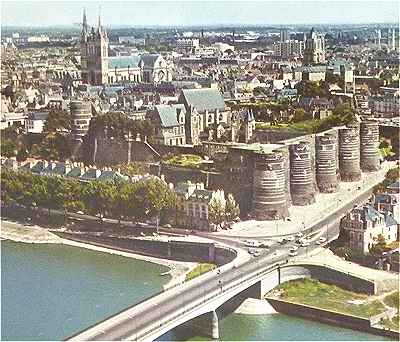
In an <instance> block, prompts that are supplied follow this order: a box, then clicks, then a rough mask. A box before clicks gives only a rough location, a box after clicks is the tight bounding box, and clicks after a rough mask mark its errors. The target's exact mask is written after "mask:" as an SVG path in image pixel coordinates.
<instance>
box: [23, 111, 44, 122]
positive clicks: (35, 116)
mask: <svg viewBox="0 0 400 342" xmlns="http://www.w3.org/2000/svg"><path fill="white" fill-rule="evenodd" d="M48 116H49V112H31V113H29V114H28V117H29V119H30V120H43V121H44V120H47V117H48Z"/></svg>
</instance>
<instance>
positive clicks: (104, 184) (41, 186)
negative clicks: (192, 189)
mask: <svg viewBox="0 0 400 342" xmlns="http://www.w3.org/2000/svg"><path fill="white" fill-rule="evenodd" d="M1 194H2V200H3V202H4V203H5V204H10V203H18V204H22V205H24V206H25V207H27V208H30V209H33V208H35V207H42V208H46V209H48V210H49V215H50V214H51V210H64V212H67V211H75V212H76V211H79V210H83V211H85V212H86V213H89V214H93V215H97V216H100V217H103V216H107V217H113V218H116V219H118V220H121V219H123V218H124V219H127V220H133V221H139V220H146V219H150V218H154V217H156V218H157V220H158V219H159V217H160V216H162V215H163V214H164V213H165V212H166V211H167V210H168V209H169V208H172V207H173V206H174V203H175V194H174V192H173V191H172V190H171V189H169V187H168V186H167V184H165V183H164V182H163V181H161V180H159V179H151V180H146V181H139V182H135V183H133V182H131V181H127V180H124V179H114V180H110V181H92V182H90V183H81V182H79V181H78V180H75V179H67V178H60V177H44V176H39V175H34V174H32V173H29V172H21V171H13V170H10V169H7V168H2V170H1ZM157 222H158V221H157Z"/></svg>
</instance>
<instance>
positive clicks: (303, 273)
mask: <svg viewBox="0 0 400 342" xmlns="http://www.w3.org/2000/svg"><path fill="white" fill-rule="evenodd" d="M373 185H374V184H372V185H371V186H373ZM370 193H371V191H370V187H369V189H363V191H361V192H360V193H358V194H356V196H355V197H354V198H353V199H352V200H351V201H349V202H347V203H346V204H344V205H343V206H342V207H340V208H339V207H338V208H337V210H336V211H335V212H333V213H331V214H329V215H328V216H326V217H325V218H324V219H322V220H321V221H320V222H317V223H316V224H314V225H313V226H312V227H310V228H308V229H307V231H308V232H312V233H317V232H321V231H323V229H324V228H325V229H326V230H327V231H328V230H332V232H331V234H329V239H330V240H333V239H335V238H337V234H338V230H337V226H338V224H337V223H338V220H340V218H341V217H342V216H343V215H344V214H345V213H347V212H348V211H349V210H351V209H352V208H353V206H354V205H355V204H358V203H361V202H363V201H364V202H365V201H366V200H367V199H368V197H369V196H370ZM216 240H217V239H216ZM219 240H221V239H219ZM316 248H318V247H317V246H315V245H311V246H309V247H307V249H305V248H301V249H300V250H299V257H296V261H294V260H292V259H291V258H289V256H288V248H287V249H286V250H283V251H282V250H281V249H280V250H278V249H277V248H271V250H270V251H269V253H265V254H262V255H261V256H260V257H256V258H252V259H250V260H247V261H242V262H238V261H237V260H236V261H233V262H231V263H229V264H226V265H224V266H221V267H219V268H218V269H217V270H214V271H211V272H208V273H206V274H203V275H201V276H199V277H197V278H195V279H193V280H191V281H189V282H186V283H183V284H180V285H178V286H176V287H175V288H171V289H169V290H166V291H164V292H161V293H160V294H158V295H156V296H153V297H151V298H149V299H147V300H144V301H143V302H141V303H139V304H136V305H133V306H131V307H129V308H127V309H125V310H123V311H121V312H119V313H117V314H115V315H113V316H112V317H109V318H107V319H105V320H104V321H102V322H99V323H97V324H95V325H93V326H91V327H89V328H87V329H86V330H84V331H82V332H80V333H77V334H76V335H74V336H71V337H70V338H69V339H68V340H72V341H74V340H75V341H76V340H80V341H82V340H84V341H87V340H103V341H104V340H107V341H116V340H135V341H136V340H140V341H153V340H155V339H157V338H158V337H160V336H162V335H163V334H165V333H166V332H168V331H170V330H172V329H174V328H175V327H178V326H180V325H182V324H184V323H188V324H193V327H194V328H195V329H196V328H198V329H199V330H200V331H199V332H200V333H203V334H205V335H209V336H210V337H212V338H218V337H219V329H218V313H217V309H218V308H220V307H221V306H222V305H223V304H224V303H226V302H228V301H229V300H231V299H232V298H234V297H236V296H238V295H243V296H248V297H253V298H259V299H261V298H263V297H264V295H265V294H266V293H267V292H269V291H270V290H272V289H273V288H275V287H276V286H278V285H279V284H281V283H283V282H286V281H289V280H293V279H298V278H304V277H311V278H314V279H318V280H321V281H324V282H327V283H333V284H336V285H340V286H342V287H344V288H348V289H353V288H357V289H358V291H360V290H361V291H364V292H367V293H370V294H374V293H376V292H377V290H378V289H377V286H378V285H377V282H375V281H374V280H372V279H368V278H367V277H364V276H363V275H360V274H358V275H355V274H351V273H350V272H349V271H348V269H347V270H340V269H338V265H335V267H333V266H327V265H324V264H323V263H318V262H314V261H312V260H310V259H307V258H303V259H302V258H301V257H302V256H306V254H309V253H312V252H313V251H314V252H316V251H315V250H316Z"/></svg>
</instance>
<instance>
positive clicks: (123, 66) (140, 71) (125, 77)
mask: <svg viewBox="0 0 400 342" xmlns="http://www.w3.org/2000/svg"><path fill="white" fill-rule="evenodd" d="M80 48H81V70H82V80H83V83H85V84H89V85H96V86H98V85H105V84H115V83H124V82H135V83H140V82H144V83H152V84H158V83H161V82H169V81H171V80H172V65H171V63H169V62H168V61H166V60H165V59H164V58H163V57H162V56H161V55H160V54H148V53H144V54H141V55H131V56H123V57H121V56H116V57H109V55H108V51H109V48H110V47H109V40H108V36H107V31H106V30H105V28H104V27H103V26H102V25H101V20H100V16H99V19H98V23H97V28H94V27H92V28H90V29H89V26H88V23H87V18H86V12H85V11H84V12H83V21H82V32H81V39H80Z"/></svg>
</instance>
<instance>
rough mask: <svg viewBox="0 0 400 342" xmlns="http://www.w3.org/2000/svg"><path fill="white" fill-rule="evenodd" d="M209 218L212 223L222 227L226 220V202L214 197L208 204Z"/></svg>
mask: <svg viewBox="0 0 400 342" xmlns="http://www.w3.org/2000/svg"><path fill="white" fill-rule="evenodd" d="M208 218H209V220H210V222H211V223H213V224H215V225H216V226H217V227H221V224H222V223H223V222H224V219H225V200H224V199H223V198H221V197H219V196H214V197H213V198H212V199H211V201H210V203H209V204H208Z"/></svg>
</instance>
